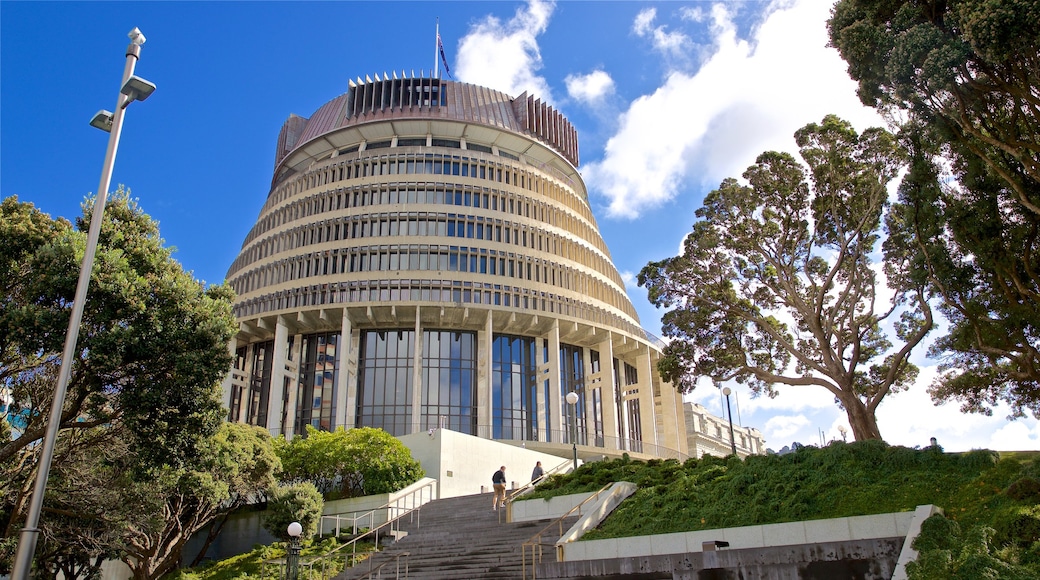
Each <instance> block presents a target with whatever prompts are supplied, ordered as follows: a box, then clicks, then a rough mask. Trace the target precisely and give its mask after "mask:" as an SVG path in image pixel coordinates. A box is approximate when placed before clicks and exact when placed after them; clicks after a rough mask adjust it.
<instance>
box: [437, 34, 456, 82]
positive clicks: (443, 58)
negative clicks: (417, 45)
mask: <svg viewBox="0 0 1040 580" xmlns="http://www.w3.org/2000/svg"><path fill="white" fill-rule="evenodd" d="M437 50H438V51H439V52H440V54H441V62H442V63H444V72H446V73H448V77H449V78H450V79H451V80H455V77H453V76H451V70H450V69H449V68H448V57H446V56H444V43H443V42H441V35H440V33H439V32H438V33H437Z"/></svg>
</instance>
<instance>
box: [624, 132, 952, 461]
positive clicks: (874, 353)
mask: <svg viewBox="0 0 1040 580" xmlns="http://www.w3.org/2000/svg"><path fill="white" fill-rule="evenodd" d="M795 139H796V141H797V142H798V145H799V147H800V153H801V157H802V160H803V161H804V162H805V164H806V165H807V166H808V168H809V172H808V176H807V175H806V172H805V170H804V169H803V167H802V165H801V164H799V163H798V161H796V160H795V158H794V157H792V156H791V155H789V154H786V153H777V152H766V153H763V154H762V155H760V156H759V157H758V159H757V160H756V163H755V164H754V165H752V166H751V167H749V168H748V169H747V171H746V172H744V178H745V179H746V180H747V182H748V185H742V184H740V183H739V182H738V181H737V180H736V179H726V180H725V181H723V182H722V185H721V186H720V187H719V189H717V190H715V191H712V192H711V193H709V194H708V195H707V196H706V197H705V199H704V205H703V207H701V208H700V209H698V210H697V212H696V215H697V217H698V218H699V221H697V222H696V223H695V224H694V225H693V230H692V232H691V233H690V234H689V235H688V236H687V237H686V239H685V240H684V243H683V252H682V254H681V255H679V256H676V257H674V258H668V259H665V260H662V261H659V262H651V263H650V264H647V266H646V267H644V268H643V270H642V271H641V272H640V273H639V284H640V285H642V286H645V287H646V288H647V290H648V294H649V299H650V301H651V302H652V303H653V304H654V305H655V306H658V307H661V308H669V309H670V310H669V311H668V312H666V313H665V315H664V317H663V327H662V328H663V332H664V334H665V335H666V336H668V337H670V338H672V339H673V340H672V341H671V342H670V343H669V344H668V346H667V347H666V348H665V351H664V354H665V357H664V360H663V361H662V362H661V363H660V364H659V367H658V368H659V370H660V371H661V373H662V375H663V376H664V378H666V379H667V380H669V381H671V382H673V383H674V384H676V385H677V387H678V388H679V389H680V390H681V391H683V392H688V391H690V390H692V389H693V388H694V386H695V385H696V379H697V378H698V377H700V376H709V377H711V378H712V379H713V380H716V381H721V380H728V379H735V380H736V381H738V382H740V383H746V384H748V385H750V386H751V388H752V390H753V391H754V392H756V393H763V394H767V395H769V396H775V394H776V392H775V390H774V386H775V385H776V384H778V383H779V384H786V385H797V386H814V387H821V388H824V389H827V390H828V391H829V392H831V393H832V394H833V395H834V397H835V399H836V400H837V402H838V404H839V405H840V406H841V407H842V408H843V409H844V410H845V412H846V413H847V414H848V417H849V422H850V425H851V426H852V430H853V434H854V435H855V437H856V439H857V440H863V439H879V438H880V437H881V434H880V432H879V430H878V427H877V420H876V418H875V416H874V413H875V410H876V409H877V406H878V405H879V404H880V403H881V401H882V399H883V398H884V397H885V396H886V395H888V394H889V393H890V392H893V391H898V390H900V389H904V388H907V387H908V386H909V385H911V384H912V383H913V381H914V379H915V377H916V374H917V368H916V367H915V366H914V365H913V364H911V363H910V361H909V356H910V352H911V350H912V349H913V348H914V347H915V346H917V344H919V343H920V342H921V340H922V339H923V338H924V337H925V335H926V334H927V333H928V331H929V330H930V329H931V328H932V315H931V308H930V307H929V305H928V302H927V296H926V294H925V285H924V283H923V281H922V280H920V279H918V278H914V277H912V276H909V275H907V272H906V264H907V261H908V259H909V256H908V254H907V249H906V248H901V247H898V246H887V247H886V248H885V252H884V262H883V263H882V264H877V263H875V262H874V260H875V256H876V251H877V243H878V240H879V238H880V233H881V232H880V229H881V220H882V217H883V216H884V215H885V210H886V206H887V198H888V192H887V184H888V183H889V182H890V181H891V180H892V179H893V178H894V177H895V176H896V174H897V172H898V171H899V169H900V167H901V165H902V162H903V159H904V153H903V152H902V150H901V149H900V148H899V147H898V146H897V144H896V142H895V140H894V138H893V137H892V135H890V134H889V133H887V132H886V131H884V130H882V129H877V128H874V129H868V130H866V131H864V132H863V133H862V134H857V133H856V131H855V130H854V129H853V128H852V126H851V125H850V124H849V123H847V122H845V121H843V120H841V119H838V118H837V117H834V116H828V117H826V118H824V120H823V122H822V123H821V124H816V123H811V124H809V125H806V126H805V127H803V128H802V129H800V130H799V131H797V132H796V134H795ZM807 177H808V178H809V179H811V183H812V186H811V187H810V184H809V183H808V182H807ZM878 266H881V268H878ZM879 269H882V270H883V272H884V274H885V279H886V281H887V287H888V289H889V290H890V291H891V298H890V299H889V300H886V299H885V297H884V293H883V292H882V291H881V290H882V288H883V283H882V281H881V280H879V276H878V270H879ZM888 321H891V323H892V324H893V325H894V327H895V335H896V338H898V339H899V341H900V342H899V343H898V344H895V345H893V343H892V342H891V341H890V339H889V338H888V337H887V336H886V335H885V333H884V332H883V331H882V329H881V326H882V324H883V323H886V322H888Z"/></svg>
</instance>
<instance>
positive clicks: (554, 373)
mask: <svg viewBox="0 0 1040 580" xmlns="http://www.w3.org/2000/svg"><path fill="white" fill-rule="evenodd" d="M545 366H546V368H547V369H548V371H549V372H548V376H543V377H541V378H542V379H548V380H549V400H548V401H547V403H548V405H549V432H550V434H551V436H552V440H553V441H556V442H559V441H565V440H566V437H565V436H564V429H566V428H567V425H566V423H564V420H563V397H562V396H560V321H559V320H553V325H552V328H551V329H550V330H549V360H547V361H545ZM541 386H542V385H541V384H539V388H541Z"/></svg>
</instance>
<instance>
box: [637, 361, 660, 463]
mask: <svg viewBox="0 0 1040 580" xmlns="http://www.w3.org/2000/svg"><path fill="white" fill-rule="evenodd" d="M651 364H652V363H651V362H650V346H649V345H647V346H645V347H643V348H642V350H641V352H640V353H639V354H638V355H637V356H636V369H638V372H639V383H638V386H639V423H640V427H641V428H642V433H641V435H642V438H643V443H653V444H655V445H660V444H661V441H660V438H659V437H658V434H657V419H656V415H657V413H656V409H655V408H654V403H655V401H654V374H653V369H652V368H651V366H650V365H651Z"/></svg>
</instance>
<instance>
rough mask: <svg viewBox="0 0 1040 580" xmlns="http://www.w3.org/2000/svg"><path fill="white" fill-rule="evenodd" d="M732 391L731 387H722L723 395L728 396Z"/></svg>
mask: <svg viewBox="0 0 1040 580" xmlns="http://www.w3.org/2000/svg"><path fill="white" fill-rule="evenodd" d="M732 392H733V389H731V388H729V387H723V388H722V394H723V395H726V396H727V397H728V396H729V395H730V393H732Z"/></svg>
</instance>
